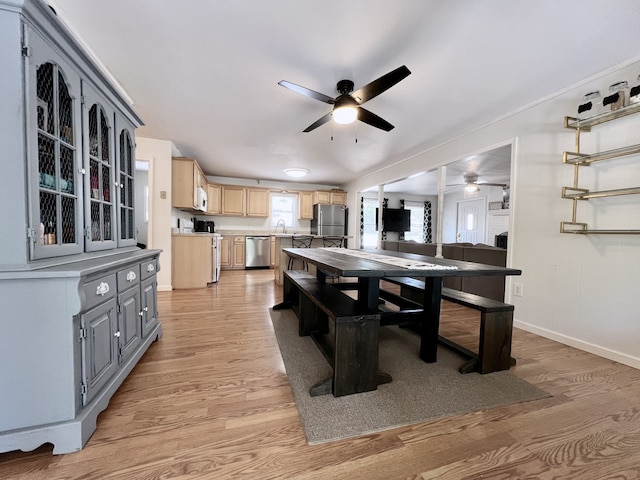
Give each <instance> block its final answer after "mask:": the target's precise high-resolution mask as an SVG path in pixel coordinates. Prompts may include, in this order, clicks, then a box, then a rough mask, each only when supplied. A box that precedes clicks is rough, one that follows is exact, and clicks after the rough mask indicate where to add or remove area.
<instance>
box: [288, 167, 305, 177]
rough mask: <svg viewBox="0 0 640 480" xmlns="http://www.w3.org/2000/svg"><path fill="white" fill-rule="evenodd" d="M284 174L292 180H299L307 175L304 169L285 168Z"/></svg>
mask: <svg viewBox="0 0 640 480" xmlns="http://www.w3.org/2000/svg"><path fill="white" fill-rule="evenodd" d="M284 173H286V174H287V175H289V176H290V177H293V178H301V177H304V176H305V175H308V174H309V170H307V169H306V168H285V169H284Z"/></svg>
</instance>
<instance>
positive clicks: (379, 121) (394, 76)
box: [278, 65, 411, 132]
mask: <svg viewBox="0 0 640 480" xmlns="http://www.w3.org/2000/svg"><path fill="white" fill-rule="evenodd" d="M410 74H411V72H410V71H409V69H408V68H407V67H406V66H405V65H403V66H401V67H398V68H396V69H395V70H393V71H391V72H389V73H387V74H386V75H383V76H381V77H380V78H378V79H377V80H374V81H373V82H371V83H369V84H368V85H365V86H364V87H362V88H360V89H358V90H356V91H355V92H354V91H353V82H352V81H351V80H340V81H339V82H338V84H337V85H336V89H337V90H338V93H339V94H340V95H338V96H337V97H336V98H331V97H330V96H328V95H325V94H323V93H319V92H316V91H314V90H310V89H308V88H306V87H301V86H300V85H296V84H295V83H291V82H287V81H286V80H281V81H280V82H278V85H282V86H283V87H285V88H288V89H289V90H293V91H294V92H297V93H299V94H301V95H305V96H307V97H311V98H314V99H316V100H320V101H321V102H324V103H328V104H329V105H333V109H332V110H331V112H329V113H327V114H326V115H325V116H324V117H322V118H320V119H319V120H317V121H315V122H314V123H312V124H311V125H309V126H308V127H307V128H305V129H304V130H303V131H304V132H310V131H312V130H315V129H316V128H318V127H319V126H321V125H324V124H325V123H327V122H328V121H329V120H331V118H333V120H334V121H335V122H336V123H351V122H353V121H355V120H356V119H358V120H360V121H361V122H364V123H366V124H368V125H371V126H372V127H376V128H379V129H381V130H384V131H385V132H388V131H390V130H391V129H393V125H391V124H390V123H389V122H387V121H386V120H384V119H383V118H380V117H379V116H378V115H376V114H375V113H371V112H370V111H369V110H365V109H364V108H362V107H361V105H362V104H363V103H365V102H368V101H369V100H371V99H372V98H375V97H377V96H378V95H380V94H381V93H382V92H384V91H385V90H388V89H390V88H391V87H393V86H394V85H395V84H396V83H398V82H400V81H401V80H403V79H404V78H406V77H407V76H409V75H410Z"/></svg>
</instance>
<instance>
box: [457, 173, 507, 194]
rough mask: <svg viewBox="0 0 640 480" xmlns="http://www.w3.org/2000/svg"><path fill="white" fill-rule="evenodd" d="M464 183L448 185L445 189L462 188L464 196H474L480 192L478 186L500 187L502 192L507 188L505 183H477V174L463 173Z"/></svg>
mask: <svg viewBox="0 0 640 480" xmlns="http://www.w3.org/2000/svg"><path fill="white" fill-rule="evenodd" d="M463 179H464V183H454V184H449V185H447V187H462V186H464V191H465V194H467V193H468V194H475V193H477V192H478V191H479V190H480V185H486V186H487V187H502V189H503V190H506V189H508V188H509V185H507V184H506V183H490V182H485V181H478V174H477V173H465V174H464V176H463Z"/></svg>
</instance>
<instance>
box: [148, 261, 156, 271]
mask: <svg viewBox="0 0 640 480" xmlns="http://www.w3.org/2000/svg"><path fill="white" fill-rule="evenodd" d="M155 269H156V267H154V266H153V264H152V263H150V264H149V265H147V272H153V271H154V270H155Z"/></svg>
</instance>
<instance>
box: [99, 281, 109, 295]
mask: <svg viewBox="0 0 640 480" xmlns="http://www.w3.org/2000/svg"><path fill="white" fill-rule="evenodd" d="M107 293H109V284H108V283H105V282H100V285H98V286H97V287H96V295H100V296H101V297H104V296H105V295H106V294H107Z"/></svg>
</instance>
